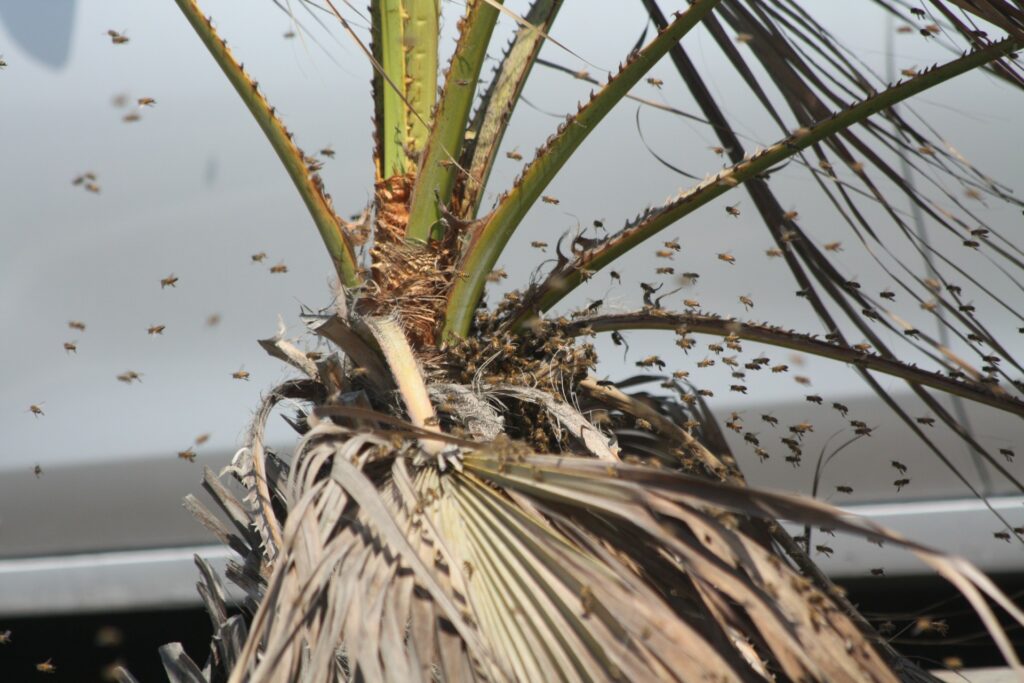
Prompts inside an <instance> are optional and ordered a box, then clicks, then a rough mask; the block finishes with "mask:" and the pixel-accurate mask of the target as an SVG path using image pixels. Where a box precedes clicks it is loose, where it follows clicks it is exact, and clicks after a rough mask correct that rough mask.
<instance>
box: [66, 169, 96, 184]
mask: <svg viewBox="0 0 1024 683" xmlns="http://www.w3.org/2000/svg"><path fill="white" fill-rule="evenodd" d="M90 180H96V174H95V173H93V172H92V171H86V172H85V173H83V174H81V175H77V176H75V177H74V179H73V180H72V181H71V184H72V185H82V184H83V183H85V182H86V181H90Z"/></svg>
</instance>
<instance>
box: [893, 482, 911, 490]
mask: <svg viewBox="0 0 1024 683" xmlns="http://www.w3.org/2000/svg"><path fill="white" fill-rule="evenodd" d="M909 483H910V480H909V479H897V480H896V481H894V482H893V483H892V485H893V486H895V487H896V493H899V492H900V491H902V490H903V487H904V486H906V485H907V484H909Z"/></svg>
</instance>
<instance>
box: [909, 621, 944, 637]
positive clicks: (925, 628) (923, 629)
mask: <svg viewBox="0 0 1024 683" xmlns="http://www.w3.org/2000/svg"><path fill="white" fill-rule="evenodd" d="M929 632H931V633H938V634H939V635H940V636H945V635H948V634H949V624H947V623H946V620H945V619H932V618H931V617H921V618H919V619H918V620H917V622H915V623H914V635H918V634H919V633H929Z"/></svg>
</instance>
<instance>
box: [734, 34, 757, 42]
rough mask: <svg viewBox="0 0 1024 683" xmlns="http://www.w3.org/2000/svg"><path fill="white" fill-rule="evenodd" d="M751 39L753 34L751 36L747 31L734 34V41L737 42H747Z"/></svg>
mask: <svg viewBox="0 0 1024 683" xmlns="http://www.w3.org/2000/svg"><path fill="white" fill-rule="evenodd" d="M753 39H754V36H752V35H751V34H749V33H737V34H736V42H737V43H749V42H750V41H752V40H753Z"/></svg>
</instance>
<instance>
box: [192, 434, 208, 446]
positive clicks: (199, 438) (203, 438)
mask: <svg viewBox="0 0 1024 683" xmlns="http://www.w3.org/2000/svg"><path fill="white" fill-rule="evenodd" d="M209 440H210V433H209V432H204V433H203V434H200V435H199V436H197V437H196V439H195V444H196V445H197V446H202V445H203V444H204V443H206V442H207V441H209Z"/></svg>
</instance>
